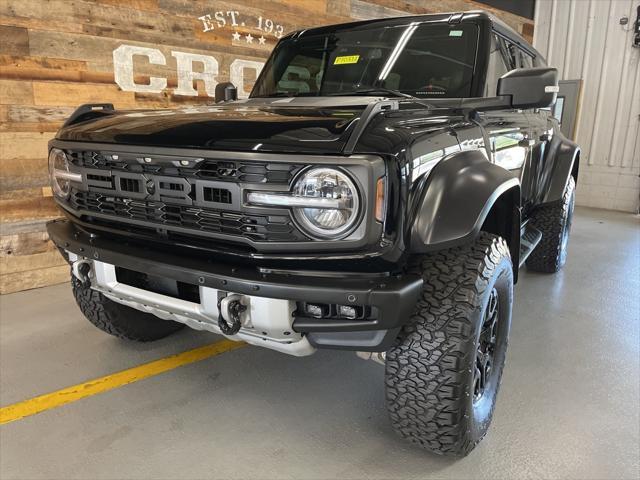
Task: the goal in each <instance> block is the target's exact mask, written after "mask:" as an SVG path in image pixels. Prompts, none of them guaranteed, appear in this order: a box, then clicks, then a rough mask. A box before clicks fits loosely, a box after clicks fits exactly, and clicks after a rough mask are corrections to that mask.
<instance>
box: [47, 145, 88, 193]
mask: <svg viewBox="0 0 640 480" xmlns="http://www.w3.org/2000/svg"><path fill="white" fill-rule="evenodd" d="M49 178H50V179H51V188H52V190H53V193H54V194H55V195H56V196H57V197H60V198H67V197H68V196H69V193H71V181H75V182H81V181H82V175H81V174H79V173H71V172H70V171H69V159H68V158H67V156H66V155H65V153H64V152H63V151H62V150H60V149H58V148H52V149H51V152H49Z"/></svg>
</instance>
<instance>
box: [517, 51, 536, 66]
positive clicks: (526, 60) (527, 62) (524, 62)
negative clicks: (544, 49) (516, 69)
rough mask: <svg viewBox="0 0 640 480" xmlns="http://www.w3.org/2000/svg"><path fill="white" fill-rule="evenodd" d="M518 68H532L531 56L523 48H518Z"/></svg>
mask: <svg viewBox="0 0 640 480" xmlns="http://www.w3.org/2000/svg"><path fill="white" fill-rule="evenodd" d="M520 68H533V57H532V56H531V55H529V54H528V53H527V52H525V51H524V50H520Z"/></svg>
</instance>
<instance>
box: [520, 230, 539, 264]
mask: <svg viewBox="0 0 640 480" xmlns="http://www.w3.org/2000/svg"><path fill="white" fill-rule="evenodd" d="M540 240H542V232H541V231H540V230H538V229H537V228H534V227H532V226H531V225H527V226H526V227H525V231H524V234H523V235H522V237H520V264H519V265H518V268H520V267H522V265H524V262H525V261H526V260H527V258H529V255H531V252H533V250H534V249H535V248H536V247H537V246H538V244H539V243H540Z"/></svg>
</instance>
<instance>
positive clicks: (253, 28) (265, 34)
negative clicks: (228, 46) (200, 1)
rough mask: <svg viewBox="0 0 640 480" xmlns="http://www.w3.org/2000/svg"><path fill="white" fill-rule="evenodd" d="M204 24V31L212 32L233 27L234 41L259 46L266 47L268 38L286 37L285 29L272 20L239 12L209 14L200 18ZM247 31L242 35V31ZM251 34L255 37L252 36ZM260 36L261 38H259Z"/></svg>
mask: <svg viewBox="0 0 640 480" xmlns="http://www.w3.org/2000/svg"><path fill="white" fill-rule="evenodd" d="M198 20H200V21H201V22H202V31H203V32H210V31H213V30H216V29H221V28H225V27H231V28H232V29H233V30H234V31H233V33H232V34H231V38H232V39H233V40H234V41H236V42H237V41H244V42H246V43H251V44H253V43H254V40H255V43H256V44H257V45H265V44H266V42H267V40H268V38H269V37H270V36H271V37H275V39H280V38H282V36H283V35H284V32H285V27H284V26H283V25H281V24H279V23H276V22H274V21H273V20H272V19H271V18H266V17H263V16H262V15H260V16H258V17H247V16H245V15H243V14H241V13H240V12H239V11H237V10H228V11H224V10H220V11H217V12H214V13H207V14H206V15H202V16H201V17H198ZM239 30H240V31H246V32H247V33H245V34H242V33H240V31H239ZM251 32H253V33H254V35H251ZM258 35H259V36H258Z"/></svg>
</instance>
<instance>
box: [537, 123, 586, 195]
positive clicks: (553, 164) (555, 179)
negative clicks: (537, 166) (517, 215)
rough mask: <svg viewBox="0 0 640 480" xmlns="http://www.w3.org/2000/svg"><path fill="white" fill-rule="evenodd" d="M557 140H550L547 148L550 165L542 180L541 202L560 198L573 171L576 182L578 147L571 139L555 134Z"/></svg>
mask: <svg viewBox="0 0 640 480" xmlns="http://www.w3.org/2000/svg"><path fill="white" fill-rule="evenodd" d="M555 138H558V140H559V141H557V142H552V145H551V148H550V149H549V153H548V155H549V157H550V158H548V159H547V161H548V162H549V164H550V167H549V168H548V169H547V172H546V175H545V178H544V180H543V182H542V184H543V189H544V191H545V195H544V197H543V198H542V203H543V204H545V203H553V202H557V201H559V200H561V199H562V195H563V194H564V190H565V188H566V186H567V182H568V181H569V177H570V176H571V174H572V173H573V172H574V171H575V172H576V182H577V181H578V178H577V176H578V170H577V167H578V163H577V162H578V161H579V160H578V157H579V155H580V147H579V146H578V145H577V144H576V143H573V142H572V141H571V140H568V139H566V138H563V137H562V138H561V137H558V136H556V137H555Z"/></svg>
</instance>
